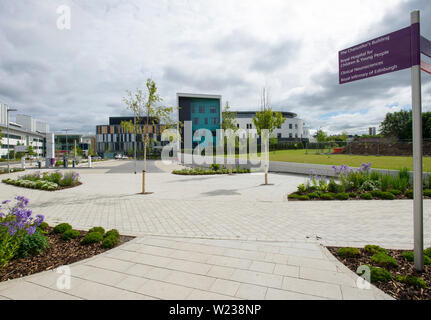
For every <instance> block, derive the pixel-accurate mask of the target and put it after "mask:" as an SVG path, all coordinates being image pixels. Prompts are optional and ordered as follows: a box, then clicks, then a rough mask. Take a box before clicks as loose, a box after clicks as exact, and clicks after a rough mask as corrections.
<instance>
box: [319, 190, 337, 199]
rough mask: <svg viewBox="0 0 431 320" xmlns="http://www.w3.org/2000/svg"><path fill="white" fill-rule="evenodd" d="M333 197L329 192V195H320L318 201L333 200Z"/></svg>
mask: <svg viewBox="0 0 431 320" xmlns="http://www.w3.org/2000/svg"><path fill="white" fill-rule="evenodd" d="M334 197H335V194H333V193H331V192H329V193H324V194H322V196H321V197H320V199H322V200H334Z"/></svg>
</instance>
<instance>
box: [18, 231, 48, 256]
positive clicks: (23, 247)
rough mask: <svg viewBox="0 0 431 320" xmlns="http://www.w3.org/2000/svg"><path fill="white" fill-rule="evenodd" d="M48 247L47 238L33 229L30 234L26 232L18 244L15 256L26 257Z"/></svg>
mask: <svg viewBox="0 0 431 320" xmlns="http://www.w3.org/2000/svg"><path fill="white" fill-rule="evenodd" d="M48 248H49V241H48V238H47V237H45V236H44V235H43V234H42V233H41V232H40V231H37V230H36V231H35V232H34V233H33V234H32V235H28V234H26V235H25V236H24V237H23V239H22V240H21V243H20V245H19V249H18V252H17V256H18V257H20V258H26V257H28V256H34V255H38V254H41V253H43V252H44V251H45V250H46V249H48Z"/></svg>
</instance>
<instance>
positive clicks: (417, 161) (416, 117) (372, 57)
mask: <svg viewBox="0 0 431 320" xmlns="http://www.w3.org/2000/svg"><path fill="white" fill-rule="evenodd" d="M410 20H411V21H410V23H411V24H410V26H409V27H407V28H403V29H401V30H398V31H395V32H392V33H389V34H387V35H384V36H381V37H379V38H375V39H372V40H369V41H366V42H363V43H361V44H358V45H356V46H354V47H350V48H347V49H344V50H341V51H340V52H339V53H338V64H339V83H340V84H344V83H348V82H353V81H357V80H362V79H366V78H370V77H375V76H379V75H382V74H385V73H390V72H395V71H399V70H403V69H408V68H410V69H411V74H412V118H413V188H414V197H413V198H414V199H413V231H414V241H413V242H414V262H415V268H416V270H418V271H423V270H424V231H423V189H422V188H423V183H422V179H423V177H422V170H423V168H422V97H421V70H423V71H425V72H428V73H430V74H431V65H429V64H428V63H426V62H424V61H421V53H423V54H425V55H427V56H428V57H431V41H430V40H428V39H426V38H424V37H421V34H420V13H419V11H413V12H411V14H410Z"/></svg>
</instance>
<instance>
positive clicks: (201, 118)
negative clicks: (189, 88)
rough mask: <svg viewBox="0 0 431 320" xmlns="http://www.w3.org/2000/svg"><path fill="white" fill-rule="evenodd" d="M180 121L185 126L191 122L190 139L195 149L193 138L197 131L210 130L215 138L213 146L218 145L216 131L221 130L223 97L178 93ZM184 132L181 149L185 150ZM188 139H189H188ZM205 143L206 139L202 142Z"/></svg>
mask: <svg viewBox="0 0 431 320" xmlns="http://www.w3.org/2000/svg"><path fill="white" fill-rule="evenodd" d="M177 104H178V120H179V121H180V122H181V123H182V124H184V123H185V121H191V123H192V131H191V135H190V137H189V139H191V140H190V141H192V146H193V147H195V146H196V145H197V144H198V143H199V142H194V141H193V139H192V137H193V135H194V133H195V132H196V130H199V129H208V130H210V131H211V133H212V136H213V145H214V146H215V145H216V142H217V141H216V136H217V134H216V130H217V129H220V128H221V122H222V97H221V95H209V94H191V93H177ZM184 132H185V130H181V141H182V142H181V147H182V148H184V141H185V139H184V138H185V137H184ZM186 139H187V137H186ZM201 142H202V143H204V138H202V140H201Z"/></svg>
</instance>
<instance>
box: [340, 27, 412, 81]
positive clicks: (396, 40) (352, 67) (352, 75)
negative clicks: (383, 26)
mask: <svg viewBox="0 0 431 320" xmlns="http://www.w3.org/2000/svg"><path fill="white" fill-rule="evenodd" d="M414 29H416V28H414ZM414 29H413V28H412V27H407V28H404V29H401V30H398V31H395V32H393V33H390V34H387V35H384V36H382V37H379V38H376V39H373V40H370V41H366V42H364V43H361V44H358V45H356V46H354V47H351V48H348V49H345V50H341V51H340V52H339V53H338V63H339V82H340V84H343V83H348V82H352V81H356V80H361V79H365V78H370V77H375V76H379V75H382V74H385V73H389V72H395V71H399V70H403V69H407V68H410V67H411V66H412V55H411V51H412V49H411V34H412V30H414Z"/></svg>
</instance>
